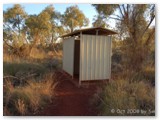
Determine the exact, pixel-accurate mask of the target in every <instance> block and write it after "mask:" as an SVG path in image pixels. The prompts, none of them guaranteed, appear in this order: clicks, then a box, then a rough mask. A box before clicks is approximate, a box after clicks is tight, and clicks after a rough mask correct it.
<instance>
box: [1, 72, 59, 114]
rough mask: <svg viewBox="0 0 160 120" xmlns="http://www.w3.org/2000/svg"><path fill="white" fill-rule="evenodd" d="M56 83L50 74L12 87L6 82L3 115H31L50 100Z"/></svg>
mask: <svg viewBox="0 0 160 120" xmlns="http://www.w3.org/2000/svg"><path fill="white" fill-rule="evenodd" d="M56 84H57V83H55V81H54V79H53V78H52V74H48V75H47V74H46V75H45V76H44V77H43V79H42V80H41V81H39V82H37V81H36V80H34V79H31V80H29V81H28V85H26V86H23V87H12V86H11V84H9V82H8V83H7V84H5V87H4V115H33V113H36V112H37V111H38V110H39V109H40V108H42V107H44V106H45V105H46V104H48V103H50V102H51V101H52V99H53V96H54V89H55V86H56ZM5 111H6V112H5Z"/></svg>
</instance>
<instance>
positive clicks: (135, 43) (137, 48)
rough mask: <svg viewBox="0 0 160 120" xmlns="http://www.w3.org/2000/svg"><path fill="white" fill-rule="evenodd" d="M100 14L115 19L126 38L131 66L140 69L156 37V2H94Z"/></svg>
mask: <svg viewBox="0 0 160 120" xmlns="http://www.w3.org/2000/svg"><path fill="white" fill-rule="evenodd" d="M93 6H94V7H95V9H96V10H97V12H98V14H99V15H101V16H103V18H105V19H114V20H115V22H116V24H117V26H116V27H117V28H118V29H117V30H118V32H119V35H120V37H121V39H123V40H125V42H124V43H125V44H124V46H123V47H124V49H125V50H126V55H127V56H128V61H129V67H132V68H135V69H140V68H141V65H142V63H143V61H144V60H145V58H146V56H147V53H148V49H149V45H150V43H151V41H153V39H154V34H155V28H154V27H153V28H151V24H152V22H153V21H154V19H155V5H154V4H94V5H93ZM153 46H154V44H153Z"/></svg>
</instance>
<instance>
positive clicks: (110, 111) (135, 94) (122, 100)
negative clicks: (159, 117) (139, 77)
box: [94, 78, 155, 116]
mask: <svg viewBox="0 0 160 120" xmlns="http://www.w3.org/2000/svg"><path fill="white" fill-rule="evenodd" d="M94 100H95V101H94V103H96V105H97V109H99V111H100V113H99V114H100V115H111V116H115V115H155V113H154V112H153V113H150V110H153V111H154V110H155V89H154V88H152V87H151V86H150V85H149V84H147V83H145V82H142V81H141V82H132V83H130V82H129V80H128V79H121V78H119V79H117V80H116V81H111V82H110V83H109V84H108V85H107V86H105V87H104V89H103V90H102V92H101V93H100V94H98V97H97V95H96V97H95V98H94ZM134 110H135V111H134ZM141 110H143V111H147V113H145V114H142V113H141ZM133 111H134V112H135V113H134V112H133Z"/></svg>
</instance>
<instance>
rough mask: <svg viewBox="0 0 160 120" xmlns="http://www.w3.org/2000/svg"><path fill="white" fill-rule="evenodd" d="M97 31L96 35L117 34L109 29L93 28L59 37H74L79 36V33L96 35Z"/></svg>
mask: <svg viewBox="0 0 160 120" xmlns="http://www.w3.org/2000/svg"><path fill="white" fill-rule="evenodd" d="M97 30H98V35H113V34H117V32H115V31H113V30H110V29H106V28H102V27H93V28H85V29H79V30H75V31H73V32H72V33H68V34H64V35H62V36H61V37H69V36H76V35H79V34H80V33H81V32H82V34H89V35H96V32H97Z"/></svg>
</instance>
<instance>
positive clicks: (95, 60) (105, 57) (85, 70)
mask: <svg viewBox="0 0 160 120" xmlns="http://www.w3.org/2000/svg"><path fill="white" fill-rule="evenodd" d="M110 75H111V36H96V35H81V38H80V80H81V81H85V80H101V79H103V80H104V79H110Z"/></svg>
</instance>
